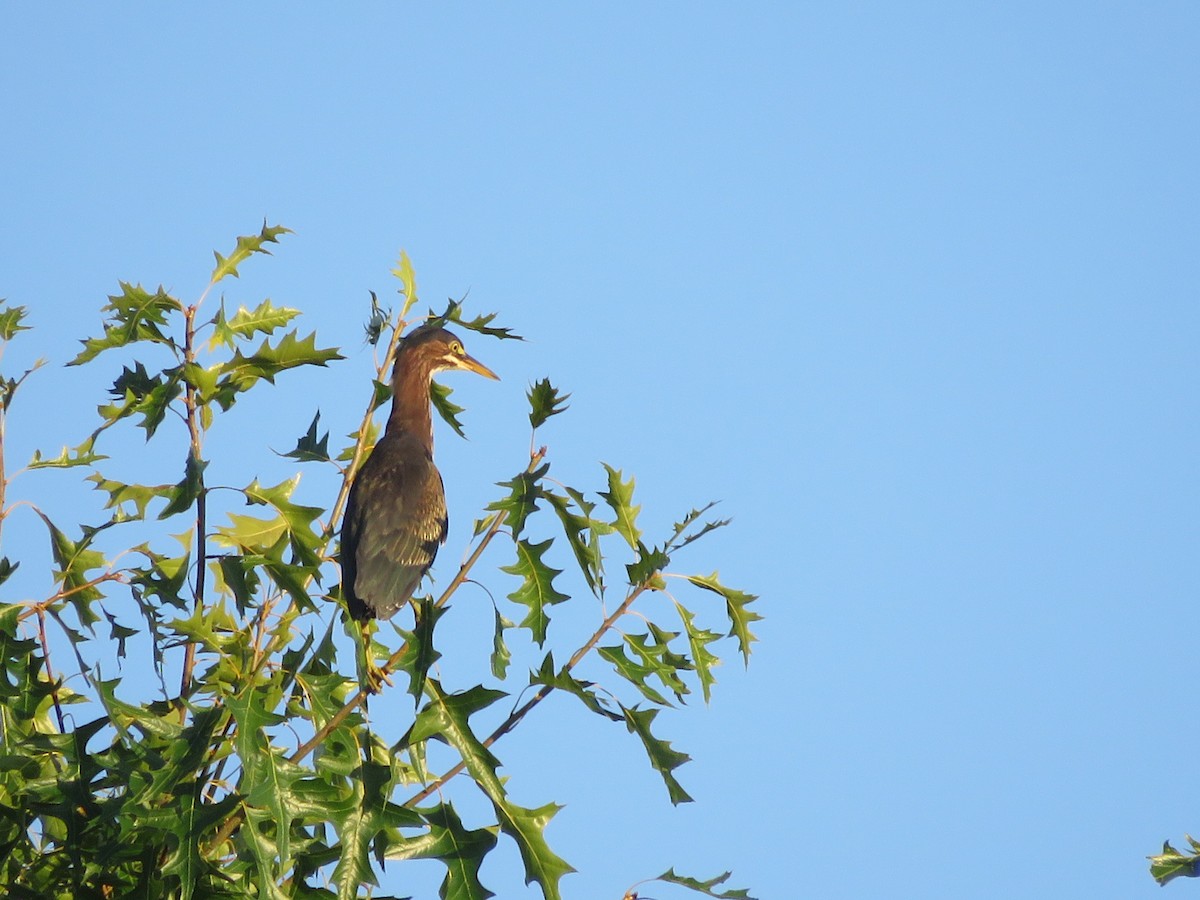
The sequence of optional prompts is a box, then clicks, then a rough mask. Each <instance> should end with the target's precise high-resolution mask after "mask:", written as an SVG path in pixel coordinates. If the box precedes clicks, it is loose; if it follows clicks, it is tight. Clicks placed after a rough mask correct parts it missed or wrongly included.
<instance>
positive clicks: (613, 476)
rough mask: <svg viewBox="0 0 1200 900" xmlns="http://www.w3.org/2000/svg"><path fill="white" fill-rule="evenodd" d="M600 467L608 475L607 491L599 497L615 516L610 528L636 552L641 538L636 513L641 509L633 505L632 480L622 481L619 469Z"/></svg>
mask: <svg viewBox="0 0 1200 900" xmlns="http://www.w3.org/2000/svg"><path fill="white" fill-rule="evenodd" d="M601 465H603V466H604V471H605V472H607V473H608V490H607V491H601V492H600V496H601V497H603V498H604V502H605V503H607V504H608V506H609V508H610V509H611V510H612V511H613V513H614V515H615V518H614V520H613V523H612V526H613V528H615V529H616V530H617V533H618V534H620V535H621V537H623V538H625V540H626V542H627V543H628V544H629V546H630V547H632V548H633V549H634V550H636V549H637V546H638V542H639V541H640V540H641V537H642V532H641V530H640V529H639V528H638V527H637V517H638V513H639V512H641V511H642V508H641V506H634V505H633V487H634V479H633V478H632V477H631V478H630V479H629V480H628V481H622V480H621V470H620V469H614V468H613V467H612V466H610V465H609V464H608V463H601Z"/></svg>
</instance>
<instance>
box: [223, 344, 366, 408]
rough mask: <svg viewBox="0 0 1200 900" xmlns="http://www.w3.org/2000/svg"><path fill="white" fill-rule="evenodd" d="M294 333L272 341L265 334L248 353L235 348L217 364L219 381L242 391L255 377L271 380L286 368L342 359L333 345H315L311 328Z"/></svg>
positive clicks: (250, 384)
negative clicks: (303, 335)
mask: <svg viewBox="0 0 1200 900" xmlns="http://www.w3.org/2000/svg"><path fill="white" fill-rule="evenodd" d="M296 334H297V332H296V331H295V330H292V331H289V332H288V333H287V334H285V335H284V336H283V337H282V338H280V340H279V343H278V344H275V345H272V344H271V342H270V339H269V338H266V339H264V340H263V342H262V344H261V345H260V346H259V348H258V349H257V350H255V351H254V353H252V354H251V355H250V356H246V355H245V354H244V353H242V351H241V350H240V349H238V350H235V351H234V353H233V356H232V357H231V358H230V359H229V360H228V361H226V362H224V363H222V364H221V365H220V366H218V371H219V372H220V374H221V381H220V384H222V385H227V386H228V388H229V389H230V390H232V391H233V392H235V393H236V392H240V391H246V390H249V389H250V388H251V387H253V385H254V383H255V382H257V381H258V380H259V379H265V380H266V381H269V382H270V383H272V384H274V383H275V376H276V375H278V374H279V373H280V372H283V371H285V370H287V369H294V368H296V367H297V366H325V365H326V364H327V363H329V362H330V361H332V360H337V359H344V357H343V356H342V355H341V354H340V353H339V352H338V350H337V348H336V347H326V348H323V349H318V348H317V345H316V341H317V334H316V332H315V331H314V332H313V333H311V334H310V335H309V336H308V337H306V338H304V339H300V338H297V337H296Z"/></svg>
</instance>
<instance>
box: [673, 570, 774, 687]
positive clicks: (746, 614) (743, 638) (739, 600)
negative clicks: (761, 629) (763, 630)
mask: <svg viewBox="0 0 1200 900" xmlns="http://www.w3.org/2000/svg"><path fill="white" fill-rule="evenodd" d="M687 579H688V581H690V582H691V583H692V584H694V585H696V586H697V587H702V588H704V589H705V590H708V591H712V592H713V593H714V594H720V595H721V596H722V597H724V598H725V609H726V612H727V613H728V615H729V623H730V627H729V636H730V637H736V638H737V642H738V648H739V649H740V650H741V651H742V658H743V660H744V661H745V663H746V665H749V664H750V645H751V644H753V643H754V642H755V641H757V640H758V638H757V637H755V636H754V634H753V633H752V632H751V631H750V624H751V623H752V622H757V621H761V620H762V616H760V615H759V614H758V613H756V612H755V611H754V610H752V609H750V608H749V606H750V604H751V603H753V602H754V601H755V600H757V599H758V597H757V596H755V595H754V594H747V593H745V592H744V591H738V590H734V589H733V588H728V587H726V586H725V585H723V584H721V581H720V579H719V578H718V576H717V573H716V572H713V573H712V574H711V575H689V576H687Z"/></svg>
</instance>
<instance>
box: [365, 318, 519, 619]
mask: <svg viewBox="0 0 1200 900" xmlns="http://www.w3.org/2000/svg"><path fill="white" fill-rule="evenodd" d="M447 370H462V371H467V372H475V373H476V374H478V375H483V376H484V377H486V378H491V379H494V380H497V381H498V380H499V376H498V375H497V374H496V373H495V372H493V371H492V370H491V369H489V368H488V367H487V366H485V365H484V364H483V363H481V362H479V360H477V359H475V358H473V357H472V356H470V355H468V353H467V351H466V349H465V348H464V347H463V343H462V341H461V340H459V339H458V337H456V336H455V335H454V334H452V333H451V332H450V331H447V330H446V329H445V328H443V327H441V326H440V324H438V323H431V324H428V325H423V326H421V327H419V328H416V329H413V330H412V331H411V332H409V334H408V335H406V336H405V337H404V338H403V339H402V340H401V342H400V347H399V349H398V350H397V352H396V363H395V367H394V368H393V370H392V408H391V413H390V414H389V415H388V420H387V426H386V428H385V429H384V433H383V437H381V438H380V439H379V441H378V443H376V445H375V449H374V450H373V451H371V454H370V455H369V456H368V457H367V459H366V462H364V463H363V465H362V468H360V469H359V471H358V474H357V476H355V478H354V480H353V482H352V483H351V487H350V495H349V497H348V498H347V501H346V513H345V516H344V517H343V518H342V530H341V565H342V596H343V598H344V599H345V601H346V609H347V612H348V613H349V614H350V617H351V618H352V619H355V620H357V621H359V622H360V623H362V624H363V625H364V626H365V625H366V623H367V622H369V620H371V619H376V618H378V619H390V618H391V617H392V616H393V615H395V614H396V612H397V611H398V610H400V609H401V608H403V606H404V605H405V604H406V603H407V602H408V601H409V600H410V599H411V598H412V595H413V592H414V591H415V590H416V589H417V586H418V585H419V584H420V583H421V579H422V578H423V577H424V576H425V573H426V572H428V571H429V567H430V566H431V565H433V560H434V557H436V556H437V552H438V549H439V548H440V547H441V545H442V544H443V543H445V541H446V531H447V528H448V527H449V519H448V516H447V513H446V494H445V488H444V486H443V484H442V476H441V473H440V472H438V468H437V466H436V465H435V464H434V462H433V419H432V415H431V411H430V398H429V388H430V383H431V381H432V379H433V376H434V375H435V374H436V373H438V372H443V371H447Z"/></svg>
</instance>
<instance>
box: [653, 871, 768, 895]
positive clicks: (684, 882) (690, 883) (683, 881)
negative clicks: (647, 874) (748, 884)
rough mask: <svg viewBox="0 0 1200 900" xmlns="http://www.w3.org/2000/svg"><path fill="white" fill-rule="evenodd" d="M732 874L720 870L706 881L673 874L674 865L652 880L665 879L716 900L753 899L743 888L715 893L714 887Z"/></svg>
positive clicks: (669, 882)
mask: <svg viewBox="0 0 1200 900" xmlns="http://www.w3.org/2000/svg"><path fill="white" fill-rule="evenodd" d="M732 874H733V873H732V872H722V873H721V874H720V875H718V876H717V877H716V878H710V879H708V880H707V881H700V880H699V879H697V878H689V877H688V876H686V875H677V874H675V869H674V867H672V868H670V869H667V871H665V872H663V873H662V874H661V875H659V876H658V877H657V878H655V879H653V880H654V881H665V882H666V883H667V884H677V885H680V886H681V887H685V888H691V889H692V890H693V891H696V892H698V893H701V894H705V895H707V896H709V897H716V898H717V900H754V898H753V897H751V896H750V894H749V893H748V892H747V891H746V889H745V888H738V889H736V890H726V891H721V892H720V893H717V890H716V889H717V888H718V887H720V886H721V885H722V884H724V883H725V882H726V881H728V880H729V877H730V876H731V875H732Z"/></svg>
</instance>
